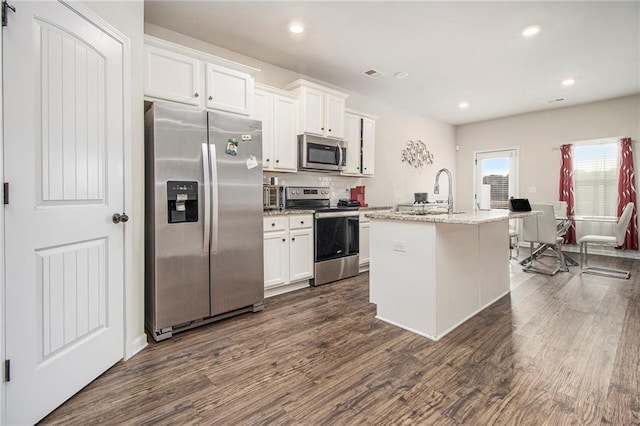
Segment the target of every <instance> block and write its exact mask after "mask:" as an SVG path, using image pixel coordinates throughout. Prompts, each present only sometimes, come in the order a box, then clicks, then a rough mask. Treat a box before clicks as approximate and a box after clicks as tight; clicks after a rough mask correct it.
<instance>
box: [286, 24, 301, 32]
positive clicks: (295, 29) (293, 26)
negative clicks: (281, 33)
mask: <svg viewBox="0 0 640 426" xmlns="http://www.w3.org/2000/svg"><path fill="white" fill-rule="evenodd" d="M289 31H291V32H292V33H294V34H300V33H301V32H303V31H304V27H303V26H302V24H291V25H289Z"/></svg>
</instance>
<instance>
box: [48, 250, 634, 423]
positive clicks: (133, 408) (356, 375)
mask: <svg viewBox="0 0 640 426" xmlns="http://www.w3.org/2000/svg"><path fill="white" fill-rule="evenodd" d="M592 259H593V260H592V261H591V263H592V264H597V263H601V264H605V263H606V264H608V265H611V266H617V267H622V268H629V269H631V270H632V276H631V279H630V280H628V281H627V280H619V279H612V278H604V277H597V276H592V275H580V274H579V269H578V268H575V267H574V268H571V272H569V273H558V274H557V275H556V276H554V277H547V276H543V275H537V274H534V275H532V276H531V277H530V278H529V279H527V280H526V281H524V282H523V283H522V284H521V285H519V286H518V287H517V288H515V289H514V290H513V291H512V292H511V294H510V295H507V296H505V297H503V298H502V299H500V300H499V301H498V302H496V303H494V304H493V305H491V306H490V307H489V308H487V309H485V310H484V311H482V312H481V313H480V314H478V315H477V316H475V317H474V318H472V319H470V320H469V321H467V322H466V323H464V324H463V325H462V326H460V327H459V328H457V329H456V330H454V331H453V332H452V333H450V334H449V335H447V336H445V337H444V338H443V339H442V340H440V341H439V342H432V341H430V340H428V339H426V338H424V337H420V336H417V335H415V334H412V333H410V332H408V331H404V330H402V329H399V328H396V327H394V326H391V325H389V324H386V323H384V322H381V321H378V320H376V319H375V318H374V315H375V306H374V305H372V304H370V303H368V274H361V275H360V276H358V277H355V278H352V279H348V280H344V281H342V282H338V283H333V284H328V285H325V286H322V287H317V288H308V289H304V290H300V291H296V292H293V293H289V294H285V295H282V296H277V297H274V298H271V299H267V301H266V309H265V310H264V311H263V312H261V313H257V314H245V315H242V316H239V317H235V318H232V319H229V320H225V321H222V322H219V323H215V324H211V325H209V326H205V327H202V328H199V329H196V330H193V331H190V332H186V333H183V334H179V335H176V336H175V337H173V338H172V339H170V340H168V341H165V342H162V343H158V344H154V343H150V345H149V347H148V348H147V349H145V350H144V351H142V352H141V353H139V354H138V355H136V356H135V357H133V358H132V359H131V360H129V361H127V362H120V363H118V364H117V365H115V366H114V367H113V368H111V369H110V370H109V371H107V372H106V373H105V374H103V375H102V376H101V377H99V378H98V379H96V380H95V381H94V382H92V383H91V384H89V385H88V386H87V387H86V388H85V389H83V390H82V391H81V392H79V393H78V394H77V395H75V396H74V397H73V398H71V399H70V400H69V401H68V402H67V403H65V404H64V405H63V406H61V407H60V408H58V409H57V410H56V411H54V412H53V413H51V414H50V415H49V416H48V417H47V418H45V419H44V420H43V422H42V423H43V424H65V425H66V424H83V425H85V424H154V425H155V424H172V425H176V424H179V425H183V424H216V425H244V424H304V425H329V424H330V425H343V424H349V425H351V424H364V425H372V424H394V425H396V424H444V425H448V424H471V425H486V424H518V425H541V424H550V425H565V424H602V423H604V424H614V425H630V424H640V390H639V389H640V271H639V269H638V263H639V262H637V261H632V260H626V259H610V258H604V257H598V256H593V257H592Z"/></svg>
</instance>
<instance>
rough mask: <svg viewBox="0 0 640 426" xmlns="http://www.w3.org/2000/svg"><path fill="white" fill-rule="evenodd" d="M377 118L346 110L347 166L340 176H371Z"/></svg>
mask: <svg viewBox="0 0 640 426" xmlns="http://www.w3.org/2000/svg"><path fill="white" fill-rule="evenodd" d="M376 119H377V117H375V116H372V115H369V114H365V113H362V112H357V111H352V110H348V111H347V113H346V114H345V137H344V139H345V142H346V143H347V165H346V167H345V168H344V169H343V170H342V172H341V174H343V175H348V176H363V177H365V176H366V177H370V176H373V172H374V162H375V144H376V121H375V120H376Z"/></svg>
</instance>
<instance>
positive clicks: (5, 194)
mask: <svg viewBox="0 0 640 426" xmlns="http://www.w3.org/2000/svg"><path fill="white" fill-rule="evenodd" d="M3 198H4V203H5V204H9V182H5V183H4V190H3Z"/></svg>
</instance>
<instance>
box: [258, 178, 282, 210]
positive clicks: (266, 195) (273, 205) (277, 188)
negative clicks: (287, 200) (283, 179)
mask: <svg viewBox="0 0 640 426" xmlns="http://www.w3.org/2000/svg"><path fill="white" fill-rule="evenodd" d="M283 208H284V187H283V186H281V185H271V184H263V185H262V210H278V209H283Z"/></svg>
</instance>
